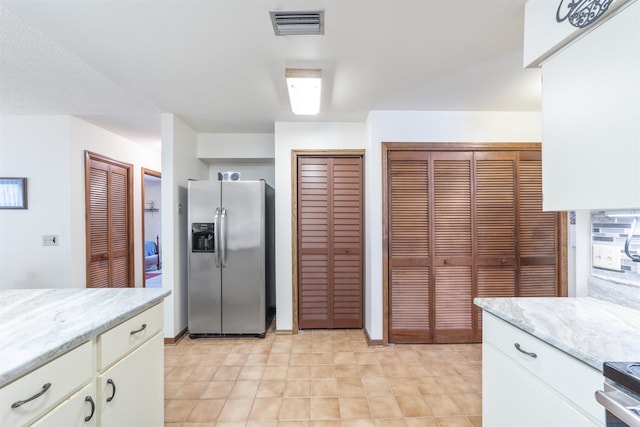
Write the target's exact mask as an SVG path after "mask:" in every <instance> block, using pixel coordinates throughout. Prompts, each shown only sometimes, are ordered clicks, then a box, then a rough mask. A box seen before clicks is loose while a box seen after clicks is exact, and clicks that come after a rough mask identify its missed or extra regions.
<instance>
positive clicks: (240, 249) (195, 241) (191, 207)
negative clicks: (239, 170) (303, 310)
mask: <svg viewBox="0 0 640 427" xmlns="http://www.w3.org/2000/svg"><path fill="white" fill-rule="evenodd" d="M188 223H189V227H190V228H189V233H188V235H189V241H188V248H189V279H188V328H189V336H190V337H192V338H197V337H203V336H215V335H236V334H247V335H257V336H261V337H264V335H265V333H266V328H267V316H268V315H269V314H270V311H271V310H272V309H274V308H275V286H274V281H275V271H274V268H275V263H274V260H275V254H274V251H275V243H274V242H275V239H274V233H273V231H274V226H275V221H274V190H273V188H271V187H270V186H269V185H267V184H266V183H265V182H264V181H189V183H188Z"/></svg>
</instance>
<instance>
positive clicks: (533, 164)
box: [517, 152, 559, 297]
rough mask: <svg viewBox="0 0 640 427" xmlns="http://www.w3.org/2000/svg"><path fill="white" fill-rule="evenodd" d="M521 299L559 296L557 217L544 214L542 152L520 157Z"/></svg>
mask: <svg viewBox="0 0 640 427" xmlns="http://www.w3.org/2000/svg"><path fill="white" fill-rule="evenodd" d="M518 175H519V176H518V179H519V187H520V192H519V208H520V209H519V229H518V236H519V245H520V246H519V249H520V254H519V255H520V257H519V265H520V268H519V278H518V289H517V294H518V296H523V297H553V296H558V294H559V289H558V283H559V277H558V275H559V274H558V270H559V268H558V259H557V257H558V255H557V254H558V214H557V213H555V212H543V211H542V161H541V153H540V152H521V153H519V174H518Z"/></svg>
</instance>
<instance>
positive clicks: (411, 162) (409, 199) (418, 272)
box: [387, 151, 433, 343]
mask: <svg viewBox="0 0 640 427" xmlns="http://www.w3.org/2000/svg"><path fill="white" fill-rule="evenodd" d="M429 158H430V156H429V153H428V152H424V151H417V152H411V151H410V152H405V151H397V152H390V153H389V158H388V167H387V173H388V176H387V183H388V191H387V193H388V197H389V205H388V206H389V212H388V216H389V218H388V224H389V254H388V260H389V261H388V263H389V264H388V265H389V304H388V306H389V340H390V341H391V342H395V343H426V342H431V318H430V316H431V304H432V299H433V296H432V290H431V282H432V278H431V256H430V232H429V230H430V226H429V182H430V177H429V171H430V166H429Z"/></svg>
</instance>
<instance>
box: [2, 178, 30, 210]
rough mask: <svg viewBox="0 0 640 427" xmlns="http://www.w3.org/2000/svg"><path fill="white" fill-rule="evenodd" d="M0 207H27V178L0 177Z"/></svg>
mask: <svg viewBox="0 0 640 427" xmlns="http://www.w3.org/2000/svg"><path fill="white" fill-rule="evenodd" d="M0 209H27V178H4V177H0Z"/></svg>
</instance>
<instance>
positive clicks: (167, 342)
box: [164, 328, 187, 345]
mask: <svg viewBox="0 0 640 427" xmlns="http://www.w3.org/2000/svg"><path fill="white" fill-rule="evenodd" d="M186 334H187V328H184V329H183V330H182V331H181V332H180V333H179V334H178V335H176V336H175V337H173V338H166V337H165V339H164V343H165V345H175V344H176V343H177V342H178V341H180V340H181V339H182V337H184V336H185V335H186Z"/></svg>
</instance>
